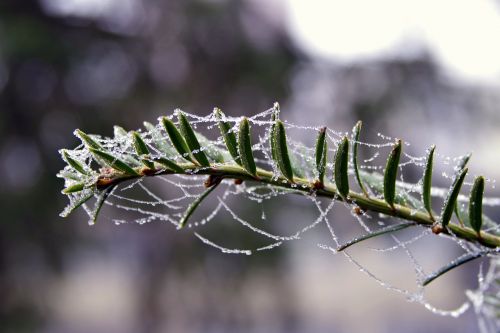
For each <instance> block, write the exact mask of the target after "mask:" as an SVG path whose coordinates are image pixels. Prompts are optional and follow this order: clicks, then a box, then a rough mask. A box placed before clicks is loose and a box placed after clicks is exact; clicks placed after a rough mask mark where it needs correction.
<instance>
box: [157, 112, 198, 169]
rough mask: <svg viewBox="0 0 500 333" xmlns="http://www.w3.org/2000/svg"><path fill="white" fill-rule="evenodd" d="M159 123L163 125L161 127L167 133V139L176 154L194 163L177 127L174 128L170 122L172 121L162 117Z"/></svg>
mask: <svg viewBox="0 0 500 333" xmlns="http://www.w3.org/2000/svg"><path fill="white" fill-rule="evenodd" d="M161 122H162V124H163V127H165V131H166V132H167V134H168V137H169V138H170V141H171V142H172V145H173V146H174V148H175V149H176V150H177V152H178V153H179V154H180V155H181V156H182V157H183V158H184V159H186V160H188V161H190V162H194V160H193V158H192V157H191V154H190V151H189V147H188V145H187V143H186V141H185V140H184V138H183V137H182V135H181V133H180V132H179V131H178V130H177V127H175V124H174V123H173V122H172V120H170V119H168V118H167V117H163V118H161Z"/></svg>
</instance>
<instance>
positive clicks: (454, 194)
mask: <svg viewBox="0 0 500 333" xmlns="http://www.w3.org/2000/svg"><path fill="white" fill-rule="evenodd" d="M467 171H468V169H467V168H465V169H463V170H462V171H461V172H460V173H458V174H457V175H456V176H455V179H454V181H453V185H452V186H451V189H450V191H449V192H448V195H447V197H446V200H445V202H444V206H443V210H442V211H441V225H442V226H443V227H446V226H447V225H448V224H449V223H450V220H451V216H452V215H453V210H454V208H455V205H456V204H457V198H458V194H459V193H460V188H461V187H462V184H463V182H464V179H465V176H466V175H467Z"/></svg>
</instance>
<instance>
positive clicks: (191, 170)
mask: <svg viewBox="0 0 500 333" xmlns="http://www.w3.org/2000/svg"><path fill="white" fill-rule="evenodd" d="M179 166H180V167H181V168H182V169H183V170H184V172H183V173H182V174H186V175H212V176H218V177H220V178H228V179H239V180H247V181H256V182H259V183H264V184H270V185H273V186H276V187H281V188H287V189H293V190H295V191H297V192H303V193H305V194H307V193H315V194H316V195H317V196H319V197H326V198H332V199H335V200H339V201H348V202H351V203H354V204H356V205H357V206H359V207H360V208H361V209H362V210H366V211H372V212H377V213H381V214H384V215H388V216H394V217H397V218H400V219H402V220H405V221H413V222H415V223H416V224H418V225H421V226H424V227H427V228H431V227H432V225H433V224H434V223H435V221H433V220H432V219H431V218H430V216H429V213H428V212H427V211H423V210H422V211H420V210H419V211H417V210H415V209H413V208H410V207H407V206H404V205H399V204H394V205H393V206H392V207H391V206H389V205H388V204H387V203H386V202H385V201H383V200H381V199H378V198H375V197H372V196H370V197H366V196H365V195H364V194H363V193H357V192H354V191H349V194H348V195H347V197H346V198H342V197H341V196H340V195H339V193H338V191H337V188H336V187H335V185H334V184H332V183H329V182H325V184H324V186H323V188H321V189H318V188H317V187H315V185H314V181H313V180H308V179H304V178H299V177H294V179H293V181H294V182H293V183H291V182H289V181H288V180H287V179H286V178H284V177H281V176H279V177H276V175H274V174H273V173H272V172H271V171H268V170H264V169H261V168H257V172H256V176H255V177H254V176H252V175H250V174H249V173H248V172H247V171H245V169H243V168H242V167H240V166H238V165H228V164H222V165H212V166H210V167H206V168H200V167H199V166H197V165H194V164H192V163H183V164H179ZM136 171H137V173H138V174H139V176H134V175H124V174H122V173H118V172H116V173H115V174H111V175H110V174H106V176H102V177H101V178H100V179H99V180H98V182H97V184H96V186H97V188H98V189H105V188H108V187H109V186H114V185H117V184H119V183H121V182H123V181H126V180H130V179H136V178H138V177H151V176H157V175H168V174H180V172H178V171H172V170H165V169H162V168H161V167H158V169H156V170H151V169H141V168H138V169H137V170H136ZM442 233H443V234H447V235H455V236H456V237H458V238H461V239H464V240H467V241H470V242H475V243H479V244H482V245H484V246H486V247H489V248H497V247H500V237H499V236H496V235H493V234H490V233H487V232H481V236H480V237H479V236H478V234H477V232H475V231H474V230H472V229H471V228H468V227H463V226H460V225H457V224H449V225H448V226H447V228H445V229H444V230H443V232H442Z"/></svg>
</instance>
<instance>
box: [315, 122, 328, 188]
mask: <svg viewBox="0 0 500 333" xmlns="http://www.w3.org/2000/svg"><path fill="white" fill-rule="evenodd" d="M327 151H328V143H327V142H326V127H323V128H321V129H320V130H319V133H318V139H317V140H316V155H315V157H316V171H317V172H318V180H319V182H320V183H323V181H324V178H325V171H326V160H327V156H326V155H327Z"/></svg>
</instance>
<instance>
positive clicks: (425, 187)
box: [422, 146, 436, 219]
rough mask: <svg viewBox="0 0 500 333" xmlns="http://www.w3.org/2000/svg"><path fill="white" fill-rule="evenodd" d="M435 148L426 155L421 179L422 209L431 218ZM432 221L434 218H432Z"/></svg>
mask: <svg viewBox="0 0 500 333" xmlns="http://www.w3.org/2000/svg"><path fill="white" fill-rule="evenodd" d="M435 149H436V146H432V147H431V148H430V149H429V153H428V154H427V160H426V163H425V169H424V177H423V179H422V201H423V203H424V207H425V209H426V210H427V212H429V215H430V216H431V217H432V206H431V201H432V200H431V187H432V169H433V164H434V151H435ZM432 219H434V217H432Z"/></svg>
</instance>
